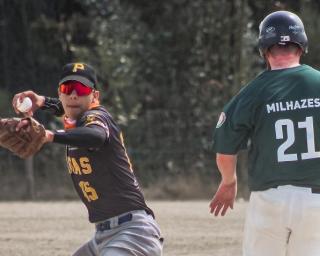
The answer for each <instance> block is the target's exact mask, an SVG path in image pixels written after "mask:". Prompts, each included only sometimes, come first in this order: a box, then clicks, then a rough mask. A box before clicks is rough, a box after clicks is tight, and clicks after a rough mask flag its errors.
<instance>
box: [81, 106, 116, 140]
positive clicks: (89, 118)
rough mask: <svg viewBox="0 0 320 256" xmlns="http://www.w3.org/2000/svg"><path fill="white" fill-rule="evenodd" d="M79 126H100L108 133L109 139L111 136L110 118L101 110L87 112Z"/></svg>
mask: <svg viewBox="0 0 320 256" xmlns="http://www.w3.org/2000/svg"><path fill="white" fill-rule="evenodd" d="M79 126H82V127H90V126H99V127H100V128H102V129H103V130H104V132H105V133H106V137H107V139H108V138H109V135H110V129H109V124H108V117H107V116H106V114H105V113H104V112H102V111H99V110H90V111H87V112H86V113H85V114H84V115H83V116H82V117H81V119H80V122H79Z"/></svg>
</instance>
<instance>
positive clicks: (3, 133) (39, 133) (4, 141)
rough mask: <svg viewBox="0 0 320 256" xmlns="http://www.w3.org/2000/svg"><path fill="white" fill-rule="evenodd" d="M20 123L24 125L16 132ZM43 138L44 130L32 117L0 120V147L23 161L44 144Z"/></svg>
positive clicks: (44, 135)
mask: <svg viewBox="0 0 320 256" xmlns="http://www.w3.org/2000/svg"><path fill="white" fill-rule="evenodd" d="M25 120H26V121H25ZM22 121H23V122H24V125H23V126H22V128H21V129H20V130H19V131H16V127H17V125H18V124H19V123H20V122H22ZM45 137H46V132H45V128H44V127H43V125H42V124H40V123H39V122H38V121H36V120H35V119H34V118H32V117H26V118H1V119H0V146H1V147H4V148H6V149H9V150H10V151H11V152H13V153H14V154H15V155H17V156H19V157H20V158H24V159H25V158H28V157H30V156H32V155H34V154H35V153H37V152H38V151H39V150H40V148H41V147H42V145H43V144H44V142H45Z"/></svg>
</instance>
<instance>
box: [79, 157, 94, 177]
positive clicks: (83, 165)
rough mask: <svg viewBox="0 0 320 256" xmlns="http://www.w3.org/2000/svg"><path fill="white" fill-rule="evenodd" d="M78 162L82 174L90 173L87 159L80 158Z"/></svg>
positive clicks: (90, 169)
mask: <svg viewBox="0 0 320 256" xmlns="http://www.w3.org/2000/svg"><path fill="white" fill-rule="evenodd" d="M79 161H80V166H81V171H82V172H83V173H84V174H90V173H92V168H91V164H90V161H89V158H88V157H80V159H79Z"/></svg>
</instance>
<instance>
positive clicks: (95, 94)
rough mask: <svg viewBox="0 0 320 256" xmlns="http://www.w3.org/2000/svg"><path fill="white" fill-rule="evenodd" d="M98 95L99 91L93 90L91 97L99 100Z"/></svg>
mask: <svg viewBox="0 0 320 256" xmlns="http://www.w3.org/2000/svg"><path fill="white" fill-rule="evenodd" d="M99 97H100V92H99V91H96V90H94V91H93V99H92V101H95V100H99Z"/></svg>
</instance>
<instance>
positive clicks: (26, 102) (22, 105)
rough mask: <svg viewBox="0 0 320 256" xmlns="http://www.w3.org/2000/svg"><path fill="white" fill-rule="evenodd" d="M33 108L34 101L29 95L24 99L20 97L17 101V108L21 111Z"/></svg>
mask: <svg viewBox="0 0 320 256" xmlns="http://www.w3.org/2000/svg"><path fill="white" fill-rule="evenodd" d="M31 108H32V101H31V99H30V98H29V97H25V98H24V99H23V100H21V99H20V98H19V99H18V101H17V109H18V110H19V111H20V112H21V113H25V112H28V111H29V110H30V109H31Z"/></svg>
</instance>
